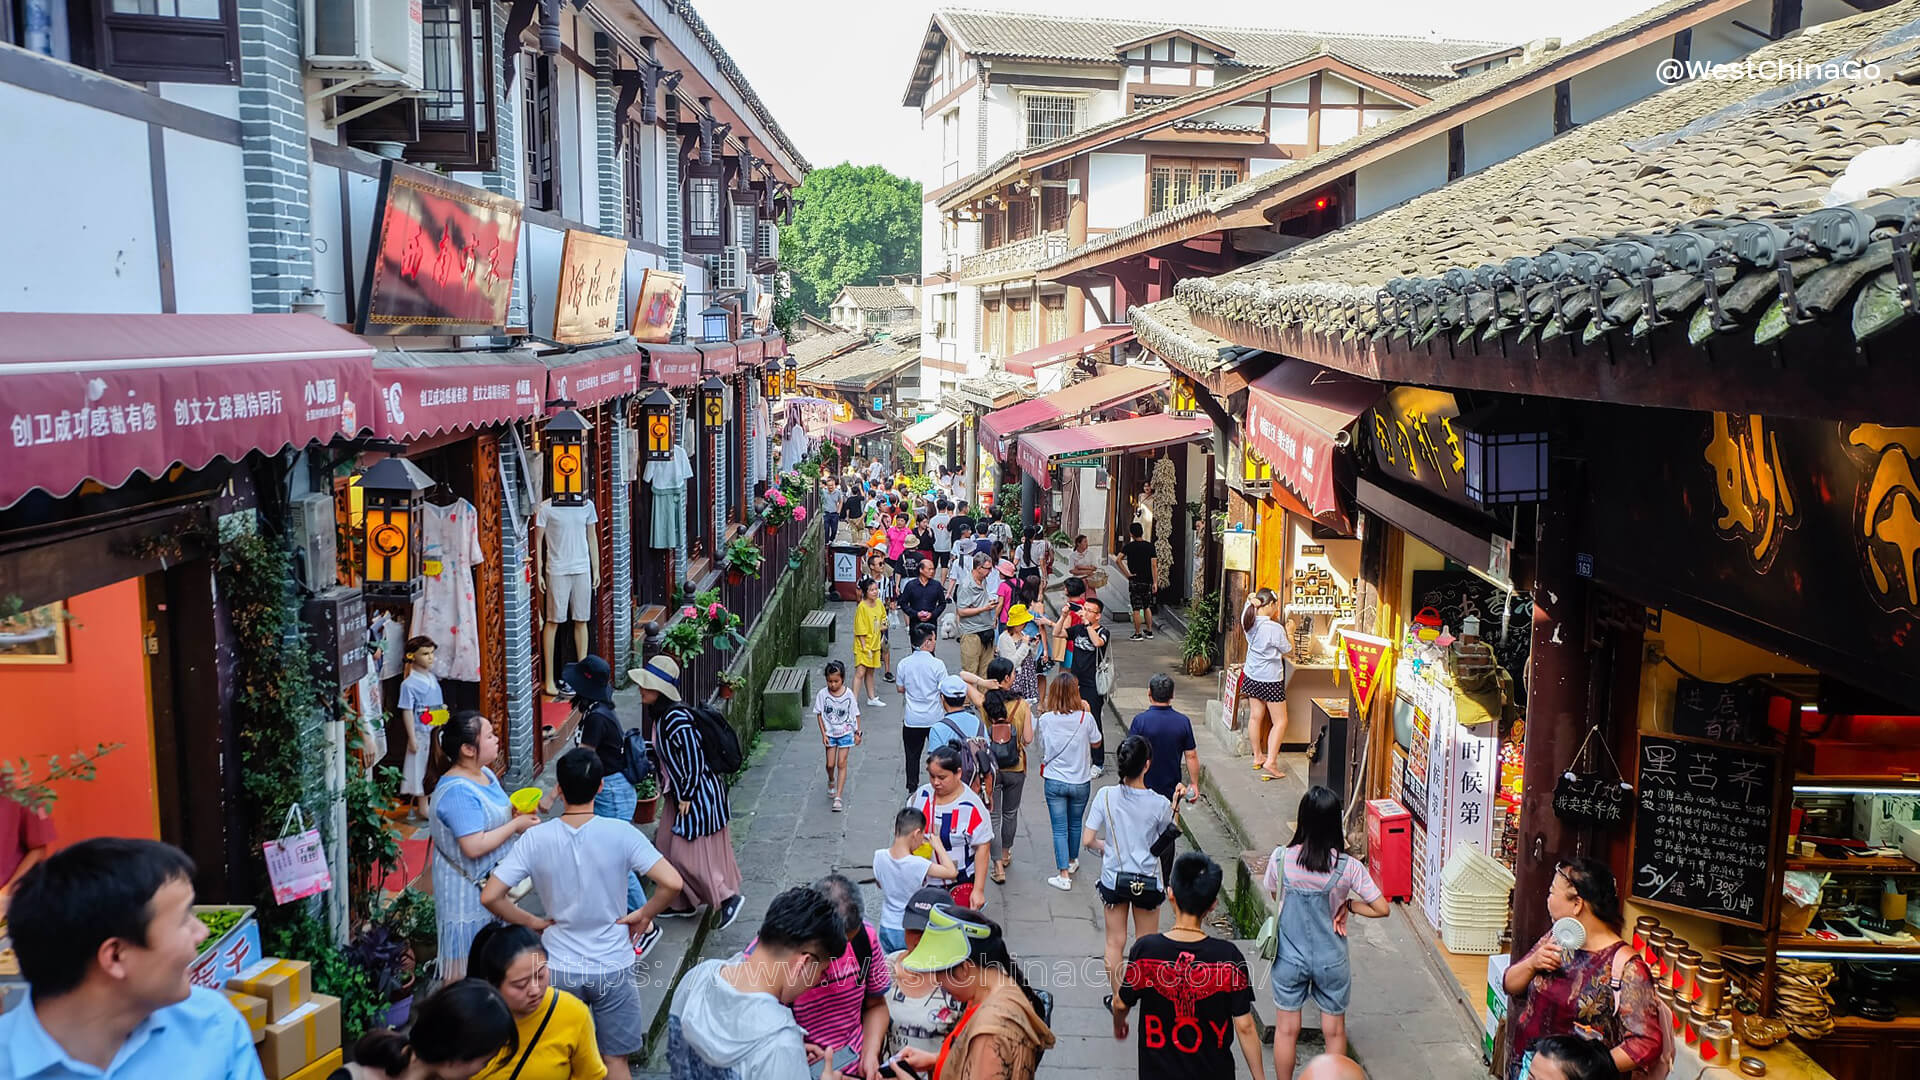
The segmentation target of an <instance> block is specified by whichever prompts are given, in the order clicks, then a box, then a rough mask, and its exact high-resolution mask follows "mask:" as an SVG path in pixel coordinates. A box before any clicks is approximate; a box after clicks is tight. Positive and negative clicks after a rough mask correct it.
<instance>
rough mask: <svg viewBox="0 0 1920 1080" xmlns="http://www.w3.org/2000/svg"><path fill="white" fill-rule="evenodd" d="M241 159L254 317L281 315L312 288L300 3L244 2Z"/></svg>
mask: <svg viewBox="0 0 1920 1080" xmlns="http://www.w3.org/2000/svg"><path fill="white" fill-rule="evenodd" d="M238 14H239V20H240V153H241V161H242V165H243V167H244V169H245V170H246V172H245V180H246V200H247V254H248V264H249V270H250V272H251V276H252V282H253V310H254V311H256V312H284V311H287V310H288V309H289V308H290V307H291V306H292V305H293V303H294V301H295V300H296V299H298V298H299V296H300V292H301V290H303V289H305V288H307V287H308V286H310V285H312V284H313V236H312V229H311V226H310V220H311V212H310V202H311V198H310V196H311V190H310V188H309V187H308V183H307V106H306V98H305V96H304V93H303V90H302V71H301V61H300V49H301V35H300V3H299V0H239V9H238Z"/></svg>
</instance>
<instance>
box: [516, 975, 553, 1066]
mask: <svg viewBox="0 0 1920 1080" xmlns="http://www.w3.org/2000/svg"><path fill="white" fill-rule="evenodd" d="M559 1004H560V991H558V990H555V991H553V999H552V1000H550V1001H548V1002H547V1014H546V1015H545V1016H542V1017H541V1018H540V1026H539V1027H537V1028H534V1029H533V1038H531V1039H528V1040H527V1045H526V1046H525V1047H523V1048H521V1050H520V1060H519V1062H518V1063H516V1064H515V1065H514V1067H513V1073H512V1074H511V1075H509V1076H508V1077H507V1080H520V1070H522V1069H524V1068H526V1067H527V1059H528V1058H530V1057H532V1056H533V1048H534V1047H536V1046H539V1045H540V1036H542V1035H545V1034H546V1033H547V1022H548V1021H549V1020H552V1019H553V1010H554V1009H555V1008H557V1007H558V1006H559Z"/></svg>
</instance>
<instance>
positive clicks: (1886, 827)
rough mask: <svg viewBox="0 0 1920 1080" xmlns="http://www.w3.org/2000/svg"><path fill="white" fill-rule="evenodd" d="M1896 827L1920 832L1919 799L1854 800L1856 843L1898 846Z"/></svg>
mask: <svg viewBox="0 0 1920 1080" xmlns="http://www.w3.org/2000/svg"><path fill="white" fill-rule="evenodd" d="M1896 825H1909V826H1914V827H1917V828H1920V795H1855V796H1854V797H1853V838H1854V839H1855V840H1865V841H1866V842H1867V843H1869V844H1871V845H1873V846H1874V847H1893V846H1895V845H1897V844H1899V843H1900V837H1899V836H1898V834H1896V833H1895V832H1894V827H1895V826H1896ZM1912 857H1913V856H1911V855H1909V856H1908V858H1912Z"/></svg>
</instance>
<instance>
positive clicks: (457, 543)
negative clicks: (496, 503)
mask: <svg viewBox="0 0 1920 1080" xmlns="http://www.w3.org/2000/svg"><path fill="white" fill-rule="evenodd" d="M421 533H422V537H423V541H422V543H421V547H420V564H421V566H423V567H424V568H425V576H426V583H425V585H424V586H423V587H422V588H421V591H420V599H419V600H417V601H415V602H414V605H413V621H412V625H411V627H410V629H409V631H408V633H409V635H410V636H420V635H425V636H427V637H430V638H432V639H433V643H434V644H435V645H437V646H439V649H438V650H437V651H436V652H435V654H434V658H433V673H434V674H435V675H437V676H439V677H440V678H442V679H455V680H458V681H461V682H479V681H480V619H479V615H478V613H477V612H476V610H475V607H474V596H473V568H474V567H476V566H478V565H480V560H482V559H484V558H485V557H486V556H485V554H484V553H482V552H481V550H480V512H479V511H478V510H475V509H474V508H473V504H472V503H470V502H468V501H467V500H465V499H460V500H458V501H456V502H455V503H454V504H453V505H452V506H435V505H434V504H432V503H428V504H427V507H426V519H425V520H424V521H423V522H422V523H421ZM436 567H437V568H438V572H437V573H436V572H435V569H436Z"/></svg>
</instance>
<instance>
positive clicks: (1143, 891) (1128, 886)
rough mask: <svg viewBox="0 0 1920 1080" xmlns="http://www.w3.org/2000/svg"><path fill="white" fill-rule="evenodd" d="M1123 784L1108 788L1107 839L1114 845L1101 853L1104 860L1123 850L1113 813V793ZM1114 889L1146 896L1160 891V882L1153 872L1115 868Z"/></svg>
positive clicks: (1121, 892)
mask: <svg viewBox="0 0 1920 1080" xmlns="http://www.w3.org/2000/svg"><path fill="white" fill-rule="evenodd" d="M1121 786H1122V785H1119V784H1115V785H1114V786H1113V787H1110V788H1108V789H1107V840H1108V842H1109V843H1110V844H1111V845H1112V847H1111V848H1110V849H1109V851H1108V852H1107V853H1103V854H1102V855H1101V861H1102V862H1105V861H1107V860H1108V859H1111V858H1113V857H1114V855H1113V853H1114V852H1118V851H1119V850H1121V847H1120V830H1119V828H1118V825H1117V819H1116V818H1115V817H1114V813H1113V793H1114V791H1115V789H1117V788H1119V787H1121ZM1113 891H1114V892H1116V893H1119V894H1120V895H1121V896H1145V895H1147V894H1148V893H1152V892H1159V891H1160V882H1159V879H1158V878H1155V877H1154V876H1153V875H1152V874H1136V873H1133V872H1132V871H1129V870H1115V871H1114V872H1113Z"/></svg>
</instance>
